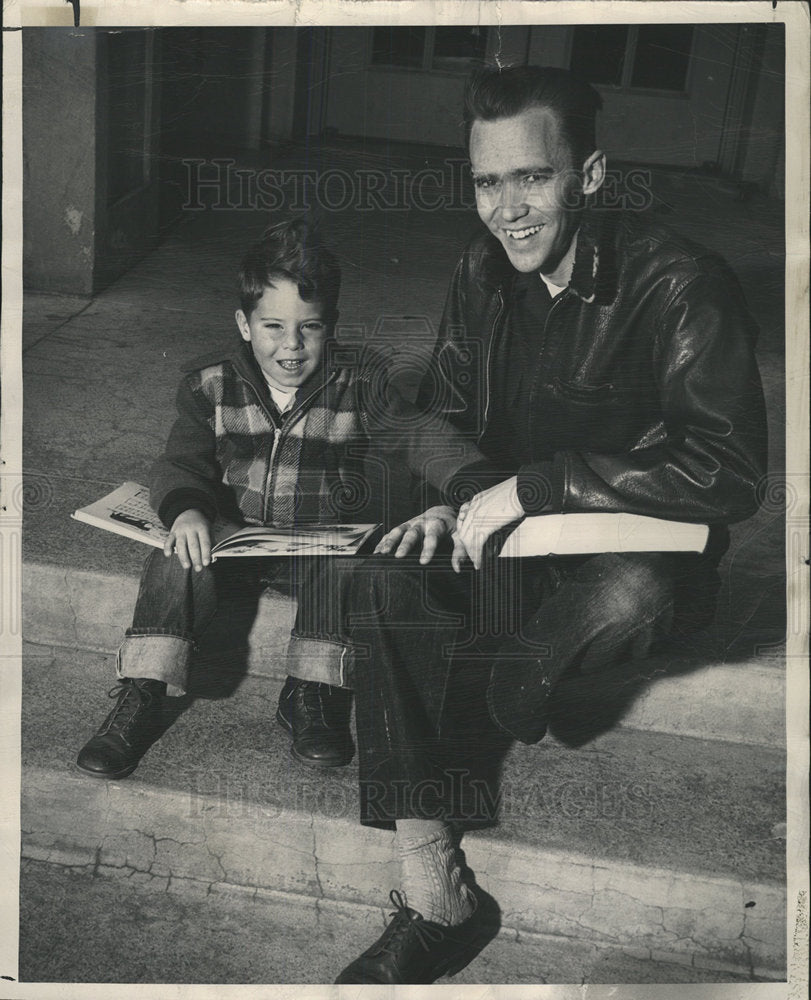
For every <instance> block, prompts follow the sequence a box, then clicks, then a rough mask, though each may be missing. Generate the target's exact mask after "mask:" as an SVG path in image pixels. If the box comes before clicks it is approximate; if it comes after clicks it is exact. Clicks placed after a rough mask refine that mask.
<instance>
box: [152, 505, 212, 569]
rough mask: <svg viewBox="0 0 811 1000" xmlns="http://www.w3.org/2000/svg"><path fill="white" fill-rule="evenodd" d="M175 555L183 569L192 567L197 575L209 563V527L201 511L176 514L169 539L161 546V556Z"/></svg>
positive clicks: (192, 510)
mask: <svg viewBox="0 0 811 1000" xmlns="http://www.w3.org/2000/svg"><path fill="white" fill-rule="evenodd" d="M172 552H176V553H177V558H178V559H179V560H180V565H181V566H182V567H183V569H190V568H191V567H192V566H194V568H195V569H196V570H197V572H198V573H199V572H200V571H201V570H202V568H203V567H204V566H208V565H209V563H210V562H211V525H210V524H209V522H208V518H207V517H206V515H205V514H204V513H203V512H202V511H201V510H195V509H191V510H184V511H183V513H182V514H178V515H177V517H176V518H175V522H174V524H173V525H172V529H171V531H170V532H169V537H168V538H167V539H166V542H165V543H164V546H163V554H164V555H165V556H171V554H172Z"/></svg>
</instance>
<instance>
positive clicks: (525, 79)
mask: <svg viewBox="0 0 811 1000" xmlns="http://www.w3.org/2000/svg"><path fill="white" fill-rule="evenodd" d="M602 106H603V100H602V98H601V97H600V95H599V94H598V93H597V91H596V90H595V89H594V87H592V86H591V85H590V84H588V83H586V82H585V81H584V80H581V79H580V78H579V77H577V76H574V74H572V73H570V72H569V71H568V70H566V69H557V68H555V67H551V66H505V67H504V68H501V67H498V66H485V67H482V68H479V69H477V70H475V71H474V72H473V73H472V74H471V76H470V78H469V79H468V81H467V85H466V87H465V103H464V121H465V143H466V144H467V145H469V144H470V130H471V128H472V127H473V123H474V122H476V121H485V122H489V121H495V120H496V119H499V118H512V117H514V116H515V115H519V114H521V112H522V111H526V110H528V109H529V108H534V107H544V108H549V109H550V110H552V111H554V112H555V114H556V115H557V119H558V122H559V124H560V129H561V132H562V133H563V137H564V138H565V140H566V142H567V143H568V145H569V149H570V150H571V153H572V155H573V156H574V158H575V161H576V163H578V164H580V163H582V162H583V161H584V160H586V159H587V158H588V157H589V156H590V155H591V154H592V153H593V152H594V150H595V149H596V148H597V140H596V135H595V119H596V117H597V112H598V111H599V110H600V109H601V108H602Z"/></svg>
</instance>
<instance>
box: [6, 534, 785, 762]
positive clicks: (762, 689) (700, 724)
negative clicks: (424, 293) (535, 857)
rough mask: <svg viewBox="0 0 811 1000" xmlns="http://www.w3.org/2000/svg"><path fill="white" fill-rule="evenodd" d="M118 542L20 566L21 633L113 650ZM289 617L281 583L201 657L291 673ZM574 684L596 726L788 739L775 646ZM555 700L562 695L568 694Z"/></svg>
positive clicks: (691, 649)
mask: <svg viewBox="0 0 811 1000" xmlns="http://www.w3.org/2000/svg"><path fill="white" fill-rule="evenodd" d="M82 527H86V526H82ZM87 531H88V532H92V529H90V528H87ZM94 535H95V536H96V537H98V536H100V535H101V536H103V535H104V533H103V532H98V531H97V532H95V533H94ZM91 537H93V536H92V535H91ZM110 537H113V536H110ZM114 541H116V542H120V543H121V544H122V545H123V546H124V547H125V548H126V549H127V551H128V552H129V551H130V550H131V552H132V558H131V562H130V564H129V565H130V569H129V571H125V570H124V569H122V568H121V567H120V566H115V567H113V568H112V569H111V570H110V571H108V572H102V571H100V570H98V569H95V568H71V567H69V566H65V565H59V564H55V563H49V562H34V561H30V560H29V561H26V562H25V563H24V565H23V628H24V633H23V634H24V635H25V637H26V638H27V639H28V640H30V641H32V642H36V643H39V644H43V645H59V646H64V647H66V648H84V649H90V650H94V651H97V652H103V653H112V652H114V651H115V650H116V649H117V648H118V645H119V643H120V642H121V638H122V637H123V634H124V629H125V628H126V626H127V625H128V624H129V622H130V621H131V619H132V610H133V607H134V605H135V598H136V596H137V592H138V578H137V575H136V572H135V571H134V569H133V567H138V566H139V565H140V561H141V560H142V559H143V556H144V550H143V546H140V545H138V544H137V543H135V542H126V541H125V540H121V539H114ZM120 558H121V557H120V556H119V559H120ZM294 616H295V606H294V603H293V601H292V599H291V597H290V594H289V590H288V589H285V588H284V581H282V582H281V583H280V586H279V588H276V589H269V590H268V591H266V592H265V594H264V595H263V596H262V598H261V600H260V602H259V608H258V613H257V616H256V619H255V621H254V622H253V625H252V627H251V626H250V624H245V625H244V627H243V626H242V624H241V623H240V621H239V620H237V619H235V618H234V617H233V616H231V615H223V616H221V617H220V618H219V619H218V620H217V621H216V622H215V623H214V625H213V626H212V627H211V629H210V631H209V634H208V635H207V637H206V641H205V644H204V645H205V648H206V654H205V657H204V660H205V661H212V660H226V661H229V668H230V669H231V670H232V671H237V672H238V671H243V672H247V673H249V674H251V675H256V676H260V677H273V678H277V679H281V678H283V677H284V676H285V674H286V673H287V669H286V662H285V650H286V645H287V640H288V638H289V635H290V629H291V627H292V625H293V619H294ZM750 648H751V647H750ZM571 687H572V688H573V692H574V695H575V696H576V697H577V698H578V699H582V698H583V697H586V698H588V699H589V701H590V704H591V705H592V709H593V711H592V715H591V718H592V720H593V722H594V723H595V725H596V726H597V728H598V729H608V728H610V727H612V726H615V725H617V724H619V725H621V726H623V727H626V728H629V729H638V730H643V731H649V732H661V733H672V734H676V735H683V736H695V737H699V738H704V739H718V740H724V741H728V742H741V743H751V744H756V745H762V746H771V747H777V748H780V747H783V746H784V745H785V671H784V660H783V656H782V646H780V645H776V646H774V647H766V648H765V649H761V650H760V652H759V655H752V653H751V652H750V653H749V654H748V655H746V653H745V652H744V653H743V654H740V653H736V652H734V651H733V652H732V654H730V653H729V650H728V645H727V644H726V643H725V640H724V639H723V637H722V636H720V635H718V634H715V635H707V636H704V637H702V638H701V639H700V640H696V641H695V642H693V643H691V644H690V645H683V646H681V647H679V648H672V649H669V650H667V651H666V652H661V653H659V654H657V655H656V656H655V657H652V658H651V659H649V660H647V661H645V662H644V663H638V664H635V665H633V670H632V672H631V673H628V674H627V676H624V677H623V678H622V683H621V684H617V678H616V676H611V677H605V678H603V677H599V678H590V679H589V680H588V682H587V684H586V685H585V688H584V686H583V685H580V686H579V687H578V685H577V684H574V685H571ZM560 697H561V698H562V699H564V700H565V692H562V693H561V695H560ZM581 714H582V713H581Z"/></svg>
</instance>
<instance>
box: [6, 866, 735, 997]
mask: <svg viewBox="0 0 811 1000" xmlns="http://www.w3.org/2000/svg"><path fill="white" fill-rule="evenodd" d="M21 884H22V889H21V912H20V925H21V941H20V944H21V947H20V969H19V974H20V979H21V981H22V982H27V983H33V982H38V983H42V982H49V983H166V984H169V983H172V984H174V983H196V984H209V983H210V984H223V985H225V984H246V985H249V984H266V983H288V984H292V983H330V982H332V980H333V979H334V978H335V976H336V974H337V973H338V971H339V970H340V969H342V968H343V967H344V965H346V963H347V961H348V960H349V959H350V958H353V957H354V954H355V953H356V952H358V951H360V950H361V948H363V947H365V946H366V943H368V942H371V941H373V940H374V939H375V938H376V937H377V936H378V935H379V934H380V932H381V930H382V928H383V925H384V920H386V919H388V917H387V914H386V912H385V911H384V912H381V910H380V908H378V907H370V906H363V905H360V904H352V903H343V902H339V901H337V900H326V899H322V900H320V901H319V905H318V906H317V907H315V906H313V905H312V900H311V899H310V898H309V897H306V896H299V895H294V894H292V893H282V892H274V891H269V892H266V891H256V892H251V893H246V892H244V891H240V890H238V889H229V888H226V887H223V886H220V887H218V888H215V889H214V890H213V891H211V892H209V891H207V889H206V887H205V886H204V885H202V884H201V883H200V882H196V881H194V880H190V879H183V878H175V877H173V878H171V879H167V878H161V877H154V878H153V877H149V876H142V877H137V876H135V875H133V876H131V877H129V878H126V879H122V878H119V877H118V876H117V873H116V875H113V876H112V877H109V876H108V877H105V876H104V875H102V874H100V873H99V871H98V870H97V869H96V867H95V866H92V865H91V866H87V867H78V868H77V867H68V866H64V865H56V864H48V863H46V862H41V861H25V862H24V863H23V867H22V873H21ZM54 900H59V904H60V905H59V906H54V905H53V904H54ZM224 943H226V946H225V947H224V946H223V945H224ZM449 981H450V980H440V982H449ZM452 981H453V983H454V984H456V985H457V986H458V985H461V984H475V983H536V984H543V983H575V982H577V983H589V984H592V983H671V984H678V983H682V984H683V983H694V982H701V983H731V982H735V983H744V982H751V981H752V977H751V976H749V975H747V976H743V975H741V976H736V975H734V974H732V973H729V972H718V971H711V970H708V969H702V970H700V971H699V970H696V969H693V968H692V967H690V966H680V965H673V964H670V963H664V962H655V961H652V960H649V959H648V960H646V959H641V958H638V957H635V956H633V955H628V954H626V953H625V952H623V951H622V949H619V948H611V947H599V946H596V945H589V944H586V943H585V942H582V941H576V940H574V939H568V938H561V937H553V936H550V935H527V934H522V935H521V936H520V937H519V935H518V934H517V933H515V932H512V933H510V932H509V931H507V930H506V929H505V930H504V931H503V932H502V933H501V934H500V935H499V937H498V938H496V939H495V940H494V941H492V942H491V943H490V944H489V945H488V947H487V948H486V949H485V950H484V951H482V952H481V953H480V954H479V955H477V956H476V958H474V960H473V961H472V962H471V963H470V965H468V966H467V967H466V968H464V969H463V970H462V971H461V972H459V973H458V974H457V975H456V976H454V977H453V980H452ZM62 989H64V987H63V988H62ZM673 989H674V990H675V987H673ZM611 990H612V992H611V993H609V990H608V989H606V990H605V998H604V1000H608V998H609V997H612V998H613V1000H616V987H611ZM60 995H62V996H64V995H65V994H64V993H60ZM196 995H200V994H196ZM209 995H210V994H209ZM331 995H332V994H331V993H328V992H327V990H324V992H323V1000H328V998H329V997H330V996H331ZM589 997H590V998H592V997H593V1000H598V995H597V994H595V993H593V991H591V990H590V991H589ZM657 997H660V1000H665V998H664V997H662V995H661V993H660V992H658V991H657ZM599 1000H603V997H602V995H600V998H599ZM673 1000H679V997H678V995H677V994H676V993H675V992H674V993H673Z"/></svg>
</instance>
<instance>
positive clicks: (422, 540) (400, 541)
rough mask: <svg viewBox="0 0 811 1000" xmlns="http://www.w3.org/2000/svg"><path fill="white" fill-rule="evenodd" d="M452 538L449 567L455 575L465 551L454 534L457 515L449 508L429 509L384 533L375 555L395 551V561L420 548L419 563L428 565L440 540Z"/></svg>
mask: <svg viewBox="0 0 811 1000" xmlns="http://www.w3.org/2000/svg"><path fill="white" fill-rule="evenodd" d="M447 537H452V538H453V555H452V556H451V565H452V566H453V568H454V570H455V571H456V572H457V573H458V572H459V569H460V567H461V565H462V561H463V560H464V558H465V557H466V555H467V554H466V552H465V549H464V547H463V546H462V544H461V542H460V541H459V538H458V536H457V534H456V514H455V513H454V512H453V510H452V509H451V508H450V507H441V506H440V507H429V508H428V510H426V511H424V512H423V513H422V514H420V515H418V516H417V517H412V518H411V519H410V520H408V521H404V522H403V523H402V524H400V525H398V526H397V527H396V528H392V529H391V531H389V532H388V534H385V535H384V536H383V537H382V538H381V539H380V541H379V542H378V543H377V546H376V547H375V552H376V553H377V552H379V553H383V554H384V555H386V554H388V553H389V552H394V558H395V559H402V558H403V556H406V555H408V553H409V552H411V551H412V550H413V549H414V548H416V547H418V546H421V547H422V551H421V552H420V564H421V565H423V566H424V565H425V564H426V563H429V562H430V561H431V560H432V559H433V557H434V553H435V552H436V549H437V545H439V543H440V541H441V540H442V539H443V538H447Z"/></svg>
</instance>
